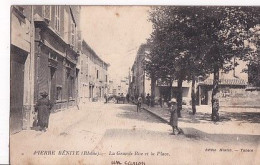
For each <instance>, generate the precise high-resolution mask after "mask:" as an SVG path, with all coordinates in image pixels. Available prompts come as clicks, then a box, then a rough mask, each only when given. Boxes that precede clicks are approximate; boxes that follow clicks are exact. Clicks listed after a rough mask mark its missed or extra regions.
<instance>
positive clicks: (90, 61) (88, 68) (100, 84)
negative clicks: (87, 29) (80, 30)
mask: <svg viewBox="0 0 260 165" xmlns="http://www.w3.org/2000/svg"><path fill="white" fill-rule="evenodd" d="M80 65H81V72H80V94H79V95H80V99H81V102H82V103H85V102H88V101H101V100H103V99H104V96H105V95H107V94H108V84H109V82H108V67H109V64H108V63H106V62H104V61H103V60H102V59H101V58H100V57H99V56H98V55H97V54H96V53H95V52H94V50H93V49H92V48H91V47H90V46H89V45H88V44H87V42H86V41H84V40H83V41H82V56H81V58H80Z"/></svg>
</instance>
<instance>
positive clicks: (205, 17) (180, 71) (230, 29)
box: [148, 6, 259, 121]
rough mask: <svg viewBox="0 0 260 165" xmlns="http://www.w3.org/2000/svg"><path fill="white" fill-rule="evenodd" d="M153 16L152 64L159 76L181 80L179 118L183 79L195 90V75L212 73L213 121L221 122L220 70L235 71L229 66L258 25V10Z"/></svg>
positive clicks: (163, 10) (159, 11)
mask: <svg viewBox="0 0 260 165" xmlns="http://www.w3.org/2000/svg"><path fill="white" fill-rule="evenodd" d="M252 9H253V10H252ZM150 15H151V17H150V20H151V22H152V23H153V28H154V31H153V33H152V35H151V38H150V43H151V45H152V46H151V47H152V49H151V53H150V55H151V56H152V57H153V58H151V61H150V63H151V65H152V64H155V63H156V65H155V66H156V68H157V73H159V74H157V75H158V76H159V77H164V78H165V77H166V78H169V79H170V80H178V89H179V92H178V97H177V102H178V112H179V115H180V110H181V105H182V99H181V98H182V90H181V89H182V82H183V80H192V82H193V88H194V82H195V80H194V79H195V76H198V75H205V74H208V73H213V76H214V80H213V89H212V120H214V121H218V120H219V114H218V110H219V100H218V93H219V90H218V87H219V71H220V70H224V71H228V70H230V69H232V67H231V65H227V64H230V63H231V60H232V59H233V57H235V56H239V54H240V52H241V50H243V49H244V39H245V38H246V35H245V34H246V32H247V31H248V30H249V29H250V28H251V27H254V26H255V25H256V24H257V23H259V8H252V7H165V6H163V7H157V8H154V9H153V10H152V12H151V13H150ZM148 68H149V67H148ZM167 76H168V77H167ZM193 90H194V89H193ZM192 96H193V98H192V100H193V113H194V114H195V112H196V109H195V101H194V92H192Z"/></svg>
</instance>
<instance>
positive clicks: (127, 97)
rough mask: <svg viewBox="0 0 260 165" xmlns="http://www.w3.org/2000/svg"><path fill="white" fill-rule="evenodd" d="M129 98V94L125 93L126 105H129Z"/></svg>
mask: <svg viewBox="0 0 260 165" xmlns="http://www.w3.org/2000/svg"><path fill="white" fill-rule="evenodd" d="M129 97H130V96H129V94H128V93H127V94H126V100H127V102H128V103H129Z"/></svg>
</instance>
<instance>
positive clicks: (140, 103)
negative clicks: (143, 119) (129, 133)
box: [137, 96, 142, 112]
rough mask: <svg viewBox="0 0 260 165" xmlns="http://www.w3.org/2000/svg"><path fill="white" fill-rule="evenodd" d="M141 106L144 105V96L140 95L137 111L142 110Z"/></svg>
mask: <svg viewBox="0 0 260 165" xmlns="http://www.w3.org/2000/svg"><path fill="white" fill-rule="evenodd" d="M141 106H142V97H141V96H139V97H138V99H137V112H138V111H139V110H141Z"/></svg>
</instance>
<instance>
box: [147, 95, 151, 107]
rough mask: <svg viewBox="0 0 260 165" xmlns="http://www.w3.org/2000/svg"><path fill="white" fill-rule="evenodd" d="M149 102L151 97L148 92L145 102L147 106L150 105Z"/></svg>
mask: <svg viewBox="0 0 260 165" xmlns="http://www.w3.org/2000/svg"><path fill="white" fill-rule="evenodd" d="M150 102H151V97H150V94H149V93H148V94H147V95H146V104H147V106H148V107H149V106H150Z"/></svg>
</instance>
